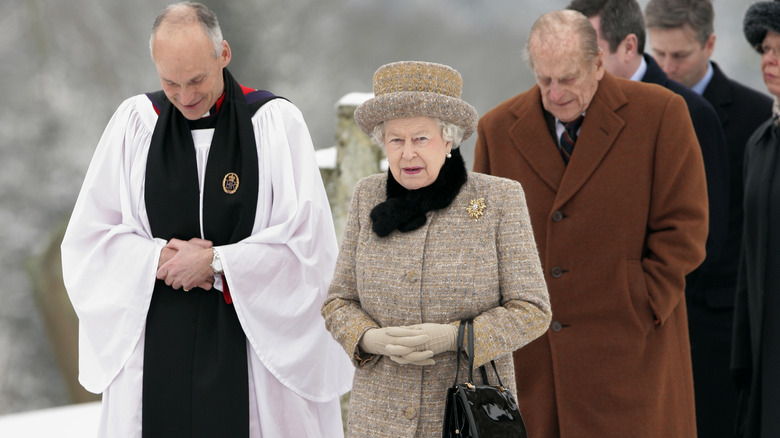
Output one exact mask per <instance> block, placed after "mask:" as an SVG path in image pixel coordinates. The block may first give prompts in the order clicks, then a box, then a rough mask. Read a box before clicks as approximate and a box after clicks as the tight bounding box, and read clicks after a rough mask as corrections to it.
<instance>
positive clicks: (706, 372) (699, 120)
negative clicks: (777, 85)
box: [569, 0, 742, 437]
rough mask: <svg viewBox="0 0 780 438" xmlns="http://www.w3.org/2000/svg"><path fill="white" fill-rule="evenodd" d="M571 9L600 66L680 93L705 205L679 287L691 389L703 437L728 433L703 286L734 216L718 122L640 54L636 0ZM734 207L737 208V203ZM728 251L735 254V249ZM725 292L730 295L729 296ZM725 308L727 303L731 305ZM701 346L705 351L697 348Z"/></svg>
mask: <svg viewBox="0 0 780 438" xmlns="http://www.w3.org/2000/svg"><path fill="white" fill-rule="evenodd" d="M569 9H574V10H575V11H579V12H582V13H583V14H585V15H586V16H587V17H588V19H589V20H590V22H591V23H592V24H593V27H594V28H596V33H597V34H598V41H599V47H600V48H601V50H602V51H604V53H605V64H606V68H607V70H608V71H609V72H610V73H613V74H615V75H616V76H621V77H624V78H627V79H634V80H641V81H644V82H652V83H656V84H659V85H662V86H664V87H666V88H669V89H670V90H672V91H674V92H675V93H677V94H679V95H681V96H682V97H683V98H684V99H685V102H686V103H687V104H688V111H689V113H690V115H691V119H692V121H693V127H694V129H695V130H696V136H697V137H698V139H699V145H700V146H701V150H702V155H703V157H704V168H705V170H706V173H707V192H708V198H709V202H710V216H709V217H710V229H709V235H708V237H707V258H706V259H705V260H704V263H702V265H701V266H700V267H699V268H698V269H696V270H695V271H694V272H692V273H691V274H690V275H688V277H687V278H686V284H685V286H686V298H687V306H688V329H689V332H690V341H691V356H692V357H691V360H692V362H693V381H694V385H693V386H694V388H695V390H696V394H695V395H696V422H697V429H698V431H699V433H700V434H701V436H706V437H717V436H722V437H726V436H730V435H729V434H730V432H731V430H732V429H733V425H731V421H732V420H733V418H734V413H735V410H736V409H735V406H736V405H735V402H736V392H735V390H734V387H733V386H732V385H730V384H729V378H728V374H727V371H728V365H729V355H728V353H729V351H730V344H729V340H730V339H731V336H730V327H731V317H730V315H728V314H724V313H723V310H724V309H723V308H718V307H717V306H714V307H713V306H711V305H709V304H708V302H707V299H706V294H707V289H706V288H704V287H703V285H704V284H706V283H707V282H708V281H710V277H711V276H712V274H713V270H712V269H711V268H712V266H716V265H719V264H722V257H721V256H720V253H721V251H722V250H723V248H724V247H725V246H726V242H727V241H728V237H729V217H730V216H731V214H732V212H731V211H729V190H730V185H729V174H728V172H729V151H728V148H727V146H726V138H725V137H724V136H723V131H722V129H721V125H720V119H718V115H717V113H715V110H714V109H713V108H712V105H710V103H709V102H708V101H707V100H706V99H704V98H703V97H701V96H700V95H699V94H697V93H696V92H694V91H693V90H691V89H690V88H688V87H686V86H684V85H682V84H680V83H679V82H677V81H674V80H671V79H669V78H668V76H667V75H666V73H664V72H663V70H661V68H660V67H659V66H658V64H657V63H656V62H655V60H654V59H653V58H652V57H651V56H649V55H647V54H644V45H645V22H644V17H643V16H642V9H641V7H640V6H639V4H638V3H637V2H636V1H635V0H574V1H572V2H571V4H569ZM739 198H740V199H741V198H742V196H739ZM733 207H734V209H738V206H737V205H734V206H733ZM730 256H731V257H736V255H735V254H733V251H732V252H731V253H730ZM731 295H733V293H729V294H728V296H731ZM727 308H731V303H728V306H727ZM702 315H709V317H708V318H704V317H702ZM714 318H720V319H722V323H721V324H720V325H719V326H715V327H713V324H712V321H713V320H714ZM715 339H720V344H719V346H717V345H716V344H714V343H713V340H715ZM704 346H708V348H702V347H704Z"/></svg>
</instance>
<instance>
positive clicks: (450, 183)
mask: <svg viewBox="0 0 780 438" xmlns="http://www.w3.org/2000/svg"><path fill="white" fill-rule="evenodd" d="M451 154H452V157H451V158H447V159H446V160H445V161H444V165H443V166H442V167H441V170H440V171H439V176H438V177H437V178H436V181H434V182H433V184H431V185H429V186H426V187H422V188H420V189H417V190H407V189H405V188H404V187H403V186H402V185H401V184H398V182H397V181H396V180H395V178H393V174H392V173H391V172H390V171H389V170H388V171H387V200H386V201H384V202H381V203H379V204H377V206H376V207H374V208H373V209H372V210H371V221H372V222H373V227H372V228H373V230H374V232H375V233H376V234H377V236H379V237H385V236H387V235H389V234H390V233H392V232H393V231H394V230H398V231H401V232H404V233H405V232H408V231H413V230H416V229H418V228H420V227H421V226H423V225H425V221H426V220H427V217H426V216H425V214H426V213H428V212H429V211H432V210H440V209H442V208H446V207H448V206H449V205H450V204H451V203H452V201H453V200H454V199H455V197H456V196H458V193H459V192H460V189H461V187H463V185H464V184H466V180H467V179H468V173H467V172H466V163H465V161H463V156H461V154H460V150H459V149H453V150H452V152H451Z"/></svg>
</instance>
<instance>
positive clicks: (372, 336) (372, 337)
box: [358, 327, 430, 356]
mask: <svg viewBox="0 0 780 438" xmlns="http://www.w3.org/2000/svg"><path fill="white" fill-rule="evenodd" d="M429 339H430V338H429V336H428V335H426V334H425V333H424V332H423V330H420V329H414V328H409V327H385V328H373V329H368V330H367V331H366V332H365V333H363V336H361V337H360V340H359V341H358V345H359V346H360V349H361V350H363V351H365V352H366V353H369V354H381V355H384V356H402V355H405V354H409V353H411V352H413V351H419V350H422V346H423V345H424V344H425V343H426V342H428V340H429ZM388 345H392V346H394V347H396V348H395V349H394V350H393V352H394V353H395V354H391V353H390V352H389V351H388V350H387V347H388Z"/></svg>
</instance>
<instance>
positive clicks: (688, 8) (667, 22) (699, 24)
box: [645, 0, 715, 47]
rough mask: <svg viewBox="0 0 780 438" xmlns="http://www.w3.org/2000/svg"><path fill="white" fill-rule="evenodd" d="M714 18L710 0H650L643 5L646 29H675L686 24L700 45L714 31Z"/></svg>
mask: <svg viewBox="0 0 780 438" xmlns="http://www.w3.org/2000/svg"><path fill="white" fill-rule="evenodd" d="M714 20H715V12H714V11H713V8H712V2H711V1H710V0H650V2H648V3H647V6H645V25H646V26H647V28H648V29H650V28H658V29H677V28H681V27H683V26H685V25H686V24H687V25H689V26H691V29H693V31H694V32H696V40H697V41H699V43H700V44H701V45H702V47H703V46H704V45H705V44H707V40H708V39H709V38H710V35H712V34H713V32H715V29H714V26H713V24H712V23H713V21H714Z"/></svg>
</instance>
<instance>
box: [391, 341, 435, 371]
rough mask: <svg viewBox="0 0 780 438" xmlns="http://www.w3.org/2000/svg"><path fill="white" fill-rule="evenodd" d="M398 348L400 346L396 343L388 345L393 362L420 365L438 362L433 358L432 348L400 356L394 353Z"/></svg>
mask: <svg viewBox="0 0 780 438" xmlns="http://www.w3.org/2000/svg"><path fill="white" fill-rule="evenodd" d="M397 348H398V347H397V346H395V345H388V346H387V349H388V351H390V353H391V356H390V360H392V361H393V362H396V363H400V364H401V365H420V366H423V365H433V364H435V363H436V361H435V360H433V359H432V357H433V351H431V350H425V351H412V352H411V353H407V354H404V355H399V356H394V355H392V353H393V351H398V350H396V349H397ZM404 348H406V347H404Z"/></svg>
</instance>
